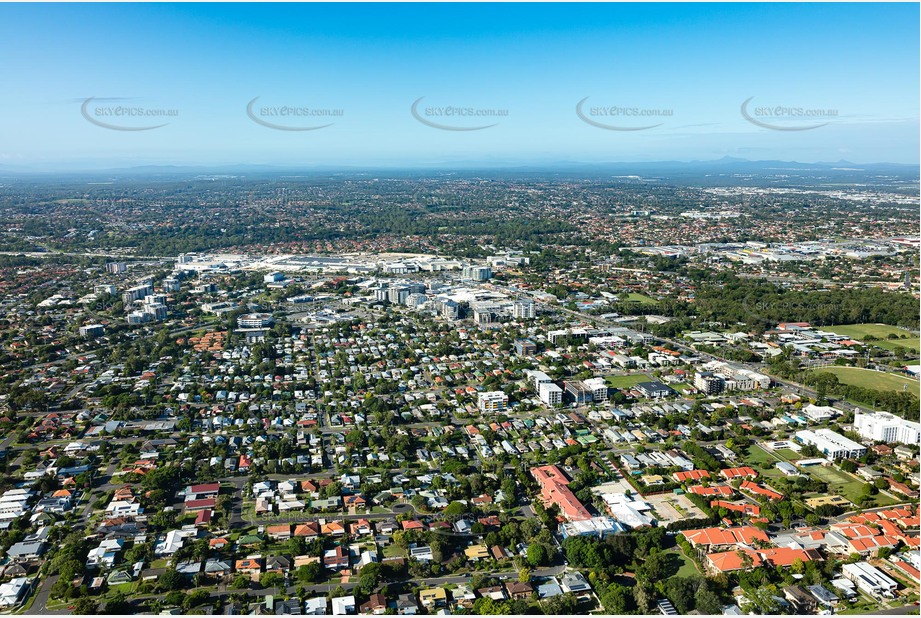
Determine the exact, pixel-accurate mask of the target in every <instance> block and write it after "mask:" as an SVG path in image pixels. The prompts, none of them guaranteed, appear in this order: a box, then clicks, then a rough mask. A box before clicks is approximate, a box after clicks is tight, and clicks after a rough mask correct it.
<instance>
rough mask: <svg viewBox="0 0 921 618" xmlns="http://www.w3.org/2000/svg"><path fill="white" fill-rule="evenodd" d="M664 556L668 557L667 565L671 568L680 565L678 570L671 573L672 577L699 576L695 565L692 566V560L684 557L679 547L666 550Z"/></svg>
mask: <svg viewBox="0 0 921 618" xmlns="http://www.w3.org/2000/svg"><path fill="white" fill-rule="evenodd" d="M665 554H666V555H668V556H669V564H670V566H672V568H674V566H675V565H679V564H680V566H678V570H677V571H676V572H675V573H673V576H674V577H693V576H699V575H700V571H698V570H697V565H695V564H694V561H693V560H691V559H690V558H688V557H687V556H685V555H684V552H683V551H681V548H680V547H673V548H671V549H669V550H666V551H665ZM672 556H674V558H672Z"/></svg>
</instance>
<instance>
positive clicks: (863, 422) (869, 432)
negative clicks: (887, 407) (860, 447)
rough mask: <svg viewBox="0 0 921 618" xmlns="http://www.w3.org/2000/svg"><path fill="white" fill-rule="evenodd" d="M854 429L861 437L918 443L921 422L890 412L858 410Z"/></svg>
mask: <svg viewBox="0 0 921 618" xmlns="http://www.w3.org/2000/svg"><path fill="white" fill-rule="evenodd" d="M854 431H856V432H857V433H859V434H860V437H861V438H865V439H867V440H874V441H876V442H887V443H890V442H901V443H902V444H918V441H919V438H921V423H916V422H914V421H908V420H905V419H904V418H900V417H898V416H895V415H894V414H890V413H889V412H858V413H857V414H855V415H854Z"/></svg>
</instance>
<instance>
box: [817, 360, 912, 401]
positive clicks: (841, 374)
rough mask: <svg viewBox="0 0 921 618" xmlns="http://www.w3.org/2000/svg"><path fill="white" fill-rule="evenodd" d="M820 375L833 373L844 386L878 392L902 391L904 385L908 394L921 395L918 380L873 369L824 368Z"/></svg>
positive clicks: (819, 370)
mask: <svg viewBox="0 0 921 618" xmlns="http://www.w3.org/2000/svg"><path fill="white" fill-rule="evenodd" d="M817 372H819V373H833V374H834V375H836V376H838V381H839V382H841V383H842V384H850V385H852V386H860V387H863V388H870V389H873V390H877V391H901V390H902V387H903V386H904V385H907V386H908V392H910V393H914V394H915V395H921V384H919V383H918V381H917V380H912V379H911V378H906V377H903V376H899V375H895V374H893V373H883V372H881V371H873V370H872V369H860V368H858V367H823V368H821V369H818V370H817Z"/></svg>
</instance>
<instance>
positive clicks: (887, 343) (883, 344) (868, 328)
mask: <svg viewBox="0 0 921 618" xmlns="http://www.w3.org/2000/svg"><path fill="white" fill-rule="evenodd" d="M822 330H827V331H829V332H832V333H837V334H839V335H844V336H846V337H851V338H852V339H856V340H857V341H861V342H863V341H864V337H866V336H867V335H871V336H873V337H876V339H877V341H866V342H865V343H867V344H870V345H875V346H878V347H880V348H883V349H885V350H892V349H893V348H895V346H897V345H900V346H902V347H903V348H906V349H909V350H914V351H916V352H917V351H919V350H921V341H919V339H918V337H915V336H912V334H911V333H910V332H908V331H907V330H903V329H901V328H896V327H895V326H889V325H888V324H841V325H839V326H824V327H822ZM889 335H896V336H898V337H901V336H903V335H908V338H907V339H886V337H888V336H889Z"/></svg>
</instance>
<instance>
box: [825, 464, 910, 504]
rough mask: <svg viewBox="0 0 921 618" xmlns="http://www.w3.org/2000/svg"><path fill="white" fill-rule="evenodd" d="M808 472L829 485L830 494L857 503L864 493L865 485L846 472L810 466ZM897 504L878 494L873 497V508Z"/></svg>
mask: <svg viewBox="0 0 921 618" xmlns="http://www.w3.org/2000/svg"><path fill="white" fill-rule="evenodd" d="M808 470H809V474H811V475H812V476H814V477H816V478H817V479H819V480H821V481H825V482H826V483H828V493H829V494H838V495H841V496H844V497H845V498H847V499H848V500H850V501H851V502H854V503H856V502H857V500H858V499H859V498H860V496H861V494H862V493H863V486H864V485H865V483H864V482H863V481H861V480H860V479H857V478H856V477H853V476H851V475H850V474H847V473H846V472H842V471H841V470H838V469H836V468H832V467H831V466H810V467H809V468H808ZM897 502H898V501H897V500H893V499H892V498H890V497H888V496H884V495H883V494H877V495H875V496H873V505H872V506H888V505H890V504H896V503H897Z"/></svg>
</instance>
